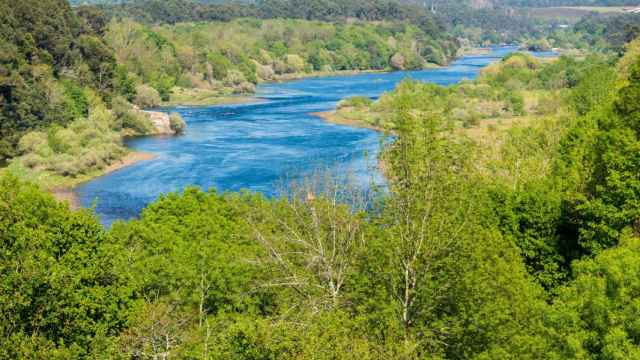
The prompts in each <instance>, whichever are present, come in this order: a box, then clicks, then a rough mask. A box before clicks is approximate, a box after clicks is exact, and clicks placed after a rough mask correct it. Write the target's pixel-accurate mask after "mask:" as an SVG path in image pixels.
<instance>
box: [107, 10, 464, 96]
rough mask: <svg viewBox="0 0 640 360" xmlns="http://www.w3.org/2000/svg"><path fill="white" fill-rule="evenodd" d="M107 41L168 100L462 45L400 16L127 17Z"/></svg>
mask: <svg viewBox="0 0 640 360" xmlns="http://www.w3.org/2000/svg"><path fill="white" fill-rule="evenodd" d="M106 39H107V42H108V43H109V45H111V46H112V47H113V48H114V49H115V51H116V57H117V59H118V62H119V63H121V64H123V65H124V66H125V67H126V69H127V71H128V72H130V73H133V74H135V76H136V77H137V78H138V79H139V83H144V84H146V85H148V86H151V87H153V88H155V89H156V90H157V91H158V92H159V93H160V96H161V97H162V100H164V101H166V100H167V98H168V97H170V93H171V89H172V88H173V87H174V86H180V87H191V88H199V89H204V90H216V91H218V92H219V93H221V94H225V93H229V92H230V93H246V92H253V90H254V86H253V85H252V84H256V83H257V82H258V81H264V80H273V79H277V78H278V77H279V76H282V77H286V76H287V75H289V74H297V75H300V74H302V73H306V72H310V71H327V70H329V71H334V70H367V69H376V70H384V69H391V68H392V67H393V64H392V55H394V52H395V53H396V54H397V55H398V56H402V58H403V59H405V60H404V61H403V66H402V68H403V69H405V68H406V69H417V68H422V67H423V66H425V64H427V62H435V63H438V64H444V63H446V62H448V61H449V60H450V59H452V58H453V57H454V56H455V52H456V50H457V44H456V42H455V41H454V40H453V39H451V38H449V37H448V36H447V34H446V33H444V32H435V33H429V32H426V31H424V30H422V29H421V27H419V26H415V25H410V24H400V23H395V22H393V23H368V22H362V23H354V24H331V23H323V22H317V21H307V20H290V19H289V20H258V19H239V20H234V21H231V22H227V23H221V22H210V23H181V24H176V25H164V26H153V27H152V26H148V25H143V24H140V23H137V22H134V21H132V20H129V19H123V20H119V21H116V20H113V21H112V22H111V23H110V24H109V25H108V28H107V32H106ZM426 49H428V51H427V50H426Z"/></svg>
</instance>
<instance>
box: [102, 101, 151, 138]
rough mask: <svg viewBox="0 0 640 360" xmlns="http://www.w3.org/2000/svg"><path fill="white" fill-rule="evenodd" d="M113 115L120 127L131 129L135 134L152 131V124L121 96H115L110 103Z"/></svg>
mask: <svg viewBox="0 0 640 360" xmlns="http://www.w3.org/2000/svg"><path fill="white" fill-rule="evenodd" d="M112 110H113V115H114V116H115V117H116V120H117V122H118V123H119V124H120V126H118V128H120V129H131V130H133V131H134V132H135V133H137V134H141V135H144V134H149V133H151V132H153V125H152V124H151V122H150V121H149V119H148V118H147V117H146V116H145V115H144V114H143V113H142V112H140V111H137V110H135V109H133V108H132V107H131V105H130V104H129V103H128V102H127V101H126V100H124V99H123V98H121V97H118V98H115V99H114V100H113V104H112Z"/></svg>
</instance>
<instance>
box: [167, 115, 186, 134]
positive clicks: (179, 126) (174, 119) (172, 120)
mask: <svg viewBox="0 0 640 360" xmlns="http://www.w3.org/2000/svg"><path fill="white" fill-rule="evenodd" d="M169 126H170V127H171V130H173V131H174V132H175V133H176V134H182V133H184V131H185V130H186V128H187V123H186V122H185V121H184V119H182V116H180V114H178V113H175V112H174V113H171V114H170V115H169Z"/></svg>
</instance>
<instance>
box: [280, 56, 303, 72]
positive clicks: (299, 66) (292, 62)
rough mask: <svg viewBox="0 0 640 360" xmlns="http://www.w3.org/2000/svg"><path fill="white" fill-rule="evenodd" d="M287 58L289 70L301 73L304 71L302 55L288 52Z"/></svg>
mask: <svg viewBox="0 0 640 360" xmlns="http://www.w3.org/2000/svg"><path fill="white" fill-rule="evenodd" d="M285 60H286V63H287V72H290V73H299V72H302V71H304V60H303V59H302V58H301V57H300V55H296V54H288V55H287V56H286V58H285Z"/></svg>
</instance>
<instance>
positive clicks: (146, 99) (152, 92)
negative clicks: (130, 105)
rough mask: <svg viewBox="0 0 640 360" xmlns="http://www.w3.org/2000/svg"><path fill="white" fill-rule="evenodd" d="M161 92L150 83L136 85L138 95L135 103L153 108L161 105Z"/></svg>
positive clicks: (142, 106)
mask: <svg viewBox="0 0 640 360" xmlns="http://www.w3.org/2000/svg"><path fill="white" fill-rule="evenodd" d="M161 100H162V99H160V93H159V92H158V90H156V89H154V88H152V87H151V86H149V85H140V86H138V87H136V97H135V100H134V103H135V104H136V105H138V106H139V107H141V108H143V109H144V108H153V107H158V106H159V105H160V102H161Z"/></svg>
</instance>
